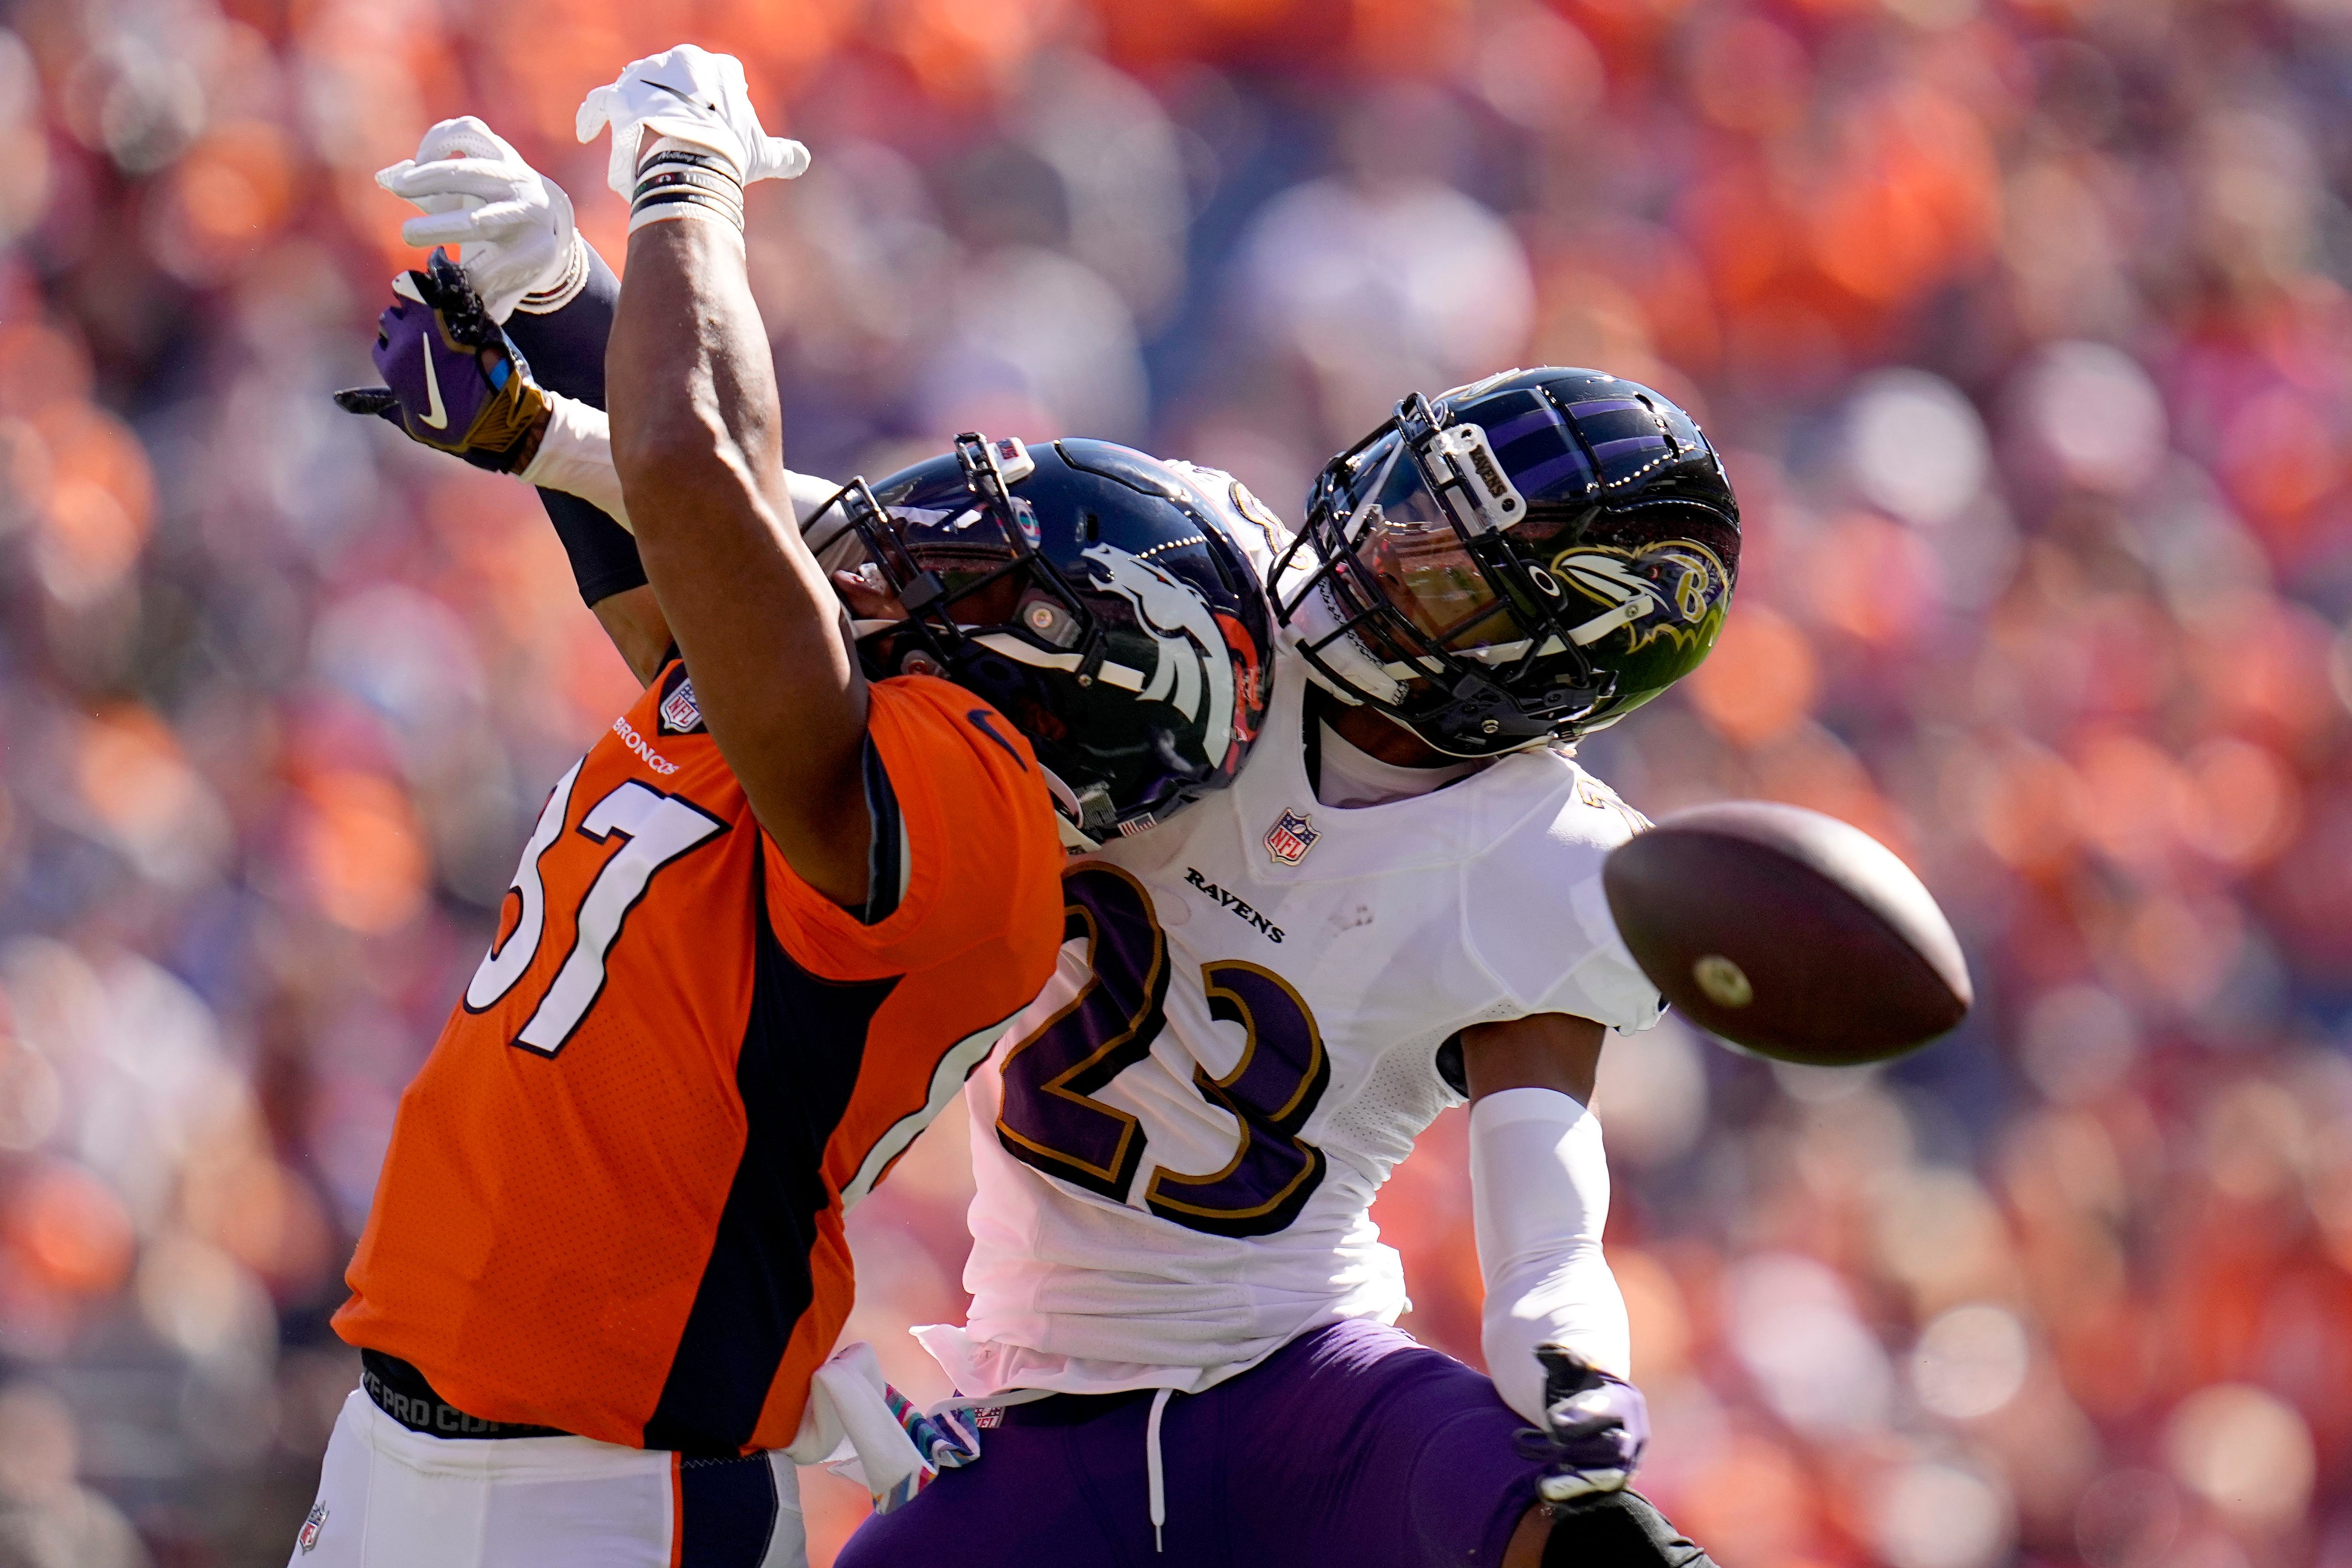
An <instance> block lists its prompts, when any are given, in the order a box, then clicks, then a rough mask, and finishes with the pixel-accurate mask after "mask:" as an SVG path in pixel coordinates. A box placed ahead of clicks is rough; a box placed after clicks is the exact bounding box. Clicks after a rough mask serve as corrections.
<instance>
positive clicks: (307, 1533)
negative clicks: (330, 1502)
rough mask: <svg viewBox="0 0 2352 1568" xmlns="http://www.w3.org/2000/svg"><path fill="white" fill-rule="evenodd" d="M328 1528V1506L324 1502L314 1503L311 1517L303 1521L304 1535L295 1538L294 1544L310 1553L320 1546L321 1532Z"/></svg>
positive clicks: (311, 1507) (311, 1506)
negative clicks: (312, 1549)
mask: <svg viewBox="0 0 2352 1568" xmlns="http://www.w3.org/2000/svg"><path fill="white" fill-rule="evenodd" d="M326 1527H327V1505H326V1504H325V1503H322V1502H314V1503H312V1504H311V1505H310V1518H308V1519H306V1520H304V1521H302V1533H301V1534H299V1535H298V1536H296V1537H295V1538H294V1544H295V1545H297V1546H299V1547H300V1548H301V1549H302V1550H303V1552H305V1553H308V1552H310V1549H311V1548H312V1547H314V1546H316V1545H318V1544H319V1531H321V1530H324V1529H325V1528H326Z"/></svg>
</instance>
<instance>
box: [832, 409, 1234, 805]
mask: <svg viewBox="0 0 2352 1568" xmlns="http://www.w3.org/2000/svg"><path fill="white" fill-rule="evenodd" d="M826 508H827V510H834V509H838V511H839V513H840V516H841V522H842V527H843V528H845V529H847V530H849V531H854V533H855V535H856V540H857V541H858V542H859V543H860V544H861V545H862V554H863V557H864V560H865V562H866V563H870V565H871V566H872V567H873V568H875V569H876V571H877V572H878V574H879V576H880V578H881V579H882V582H883V583H884V584H887V587H888V588H889V590H890V591H891V593H892V594H893V595H895V596H896V598H897V600H898V604H899V605H902V606H903V607H904V608H905V610H906V613H907V618H906V619H905V620H903V621H881V622H860V623H858V624H857V626H856V631H857V633H858V639H857V640H858V648H859V653H860V657H861V658H862V659H863V660H864V662H865V665H866V672H867V674H868V675H870V676H872V677H874V678H876V679H880V678H882V677H886V676H891V675H901V674H928V675H939V676H943V677H945V678H946V679H950V680H953V681H954V682H956V683H957V684H958V685H960V686H962V687H965V688H966V689H970V690H971V691H972V692H974V693H976V694H977V695H979V696H980V697H982V698H983V699H985V700H987V701H988V702H989V703H990V704H992V706H993V707H995V709H996V710H998V711H999V712H1001V713H1003V715H1004V716H1005V717H1006V718H1007V719H1008V720H1010V721H1012V722H1013V725H1014V726H1015V727H1016V728H1017V729H1019V730H1020V731H1022V733H1023V734H1024V735H1026V736H1027V737H1028V739H1029V742H1030V744H1031V746H1032V747H1033V748H1034V750H1035V752H1036V754H1037V760H1038V762H1039V763H1042V764H1043V765H1044V767H1045V770H1046V772H1045V782H1046V785H1047V787H1048V788H1049V790H1050V791H1051V792H1052V794H1053V796H1054V801H1055V805H1056V806H1057V807H1058V808H1059V810H1060V813H1061V816H1062V818H1063V824H1064V832H1063V837H1064V839H1065V841H1066V842H1067V843H1069V844H1070V845H1071V847H1073V848H1078V849H1085V848H1093V847H1097V846H1098V845H1100V844H1102V843H1103V842H1105V841H1106V840H1107V839H1108V838H1112V837H1120V836H1122V835H1128V836H1131V835H1133V834H1136V833H1139V832H1141V831H1142V830H1144V829H1145V828H1148V827H1150V826H1153V825H1154V824H1156V823H1159V822H1161V821H1164V820H1166V819H1167V817H1168V816H1170V815H1171V814H1172V813H1174V812H1175V811H1177V810H1178V809H1180V808H1181V807H1182V806H1183V805H1185V804H1186V803H1187V802H1189V801H1191V800H1192V799H1193V798H1195V797H1196V796H1198V795H1201V794H1202V793H1203V792H1205V791H1208V790H1213V789H1222V788H1223V787H1224V786H1225V785H1226V784H1230V783H1231V782H1232V781H1233V777H1234V773H1236V772H1237V771H1239V769H1240V767H1241V764H1242V759H1243V758H1244V756H1246V755H1247V754H1248V752H1249V748H1250V745H1251V743H1252V742H1254V741H1255V739H1256V738H1257V732H1258V727H1259V723H1260V721H1261V719H1262V718H1263V717H1264V714H1265V702H1266V683H1267V679H1268V675H1267V666H1268V658H1269V655H1270V653H1271V650H1272V647H1273V638H1272V628H1271V626H1270V625H1269V621H1268V612H1267V607H1266V603H1265V595H1264V593H1263V591H1262V588H1261V586H1260V584H1259V582H1258V580H1257V575H1256V574H1255V572H1254V571H1253V570H1252V569H1251V566H1250V563H1249V559H1248V557H1247V556H1246V555H1245V554H1244V553H1243V552H1242V550H1241V549H1240V548H1239V546H1237V545H1236V544H1235V543H1234V541H1233V540H1232V539H1231V538H1230V537H1229V536H1228V535H1227V533H1226V532H1225V530H1224V528H1223V525H1222V524H1221V523H1220V522H1219V521H1217V518H1218V514H1217V512H1216V510H1215V509H1214V508H1213V506H1212V505H1211V504H1210V503H1209V501H1208V500H1207V499H1206V498H1204V497H1203V496H1202V494H1201V493H1200V492H1199V491H1198V490H1196V489H1193V488H1192V485H1190V484H1189V483H1188V482H1187V481H1186V480H1185V479H1184V478H1183V477H1182V476H1181V474H1179V473H1178V472H1177V471H1176V470H1175V469H1173V468H1170V467H1169V466H1168V465H1167V464H1165V463H1162V462H1160V460H1159V459H1157V458H1150V457H1147V456H1146V455H1144V454H1143V453H1141V452H1137V451H1132V450H1130V449H1129V448H1128V447H1119V446H1114V445H1112V444H1111V443H1109V442H1108V441H1090V440H1079V439H1075V438H1072V439H1065V440H1060V441H1055V442H1051V443H1048V444H1044V445H1040V446H1037V447H1028V446H1025V445H1024V443H1022V442H1021V441H1019V440H1016V439H1009V438H1008V439H1000V440H990V439H988V438H987V437H983V436H981V435H978V434H966V435H962V436H959V437H956V447H955V451H954V452H953V454H951V455H942V456H940V457H937V458H930V459H929V460H928V461H925V462H921V463H918V464H916V465H915V466H914V467H912V468H906V469H903V470H901V471H900V472H898V473H896V474H893V475H891V476H890V477H889V478H887V479H883V480H882V481H881V482H880V483H878V484H877V485H874V486H871V487H868V486H867V485H866V482H865V481H864V480H863V479H858V480H853V481H852V482H851V483H850V484H849V485H848V486H847V487H846V488H845V489H843V490H842V491H841V492H840V493H839V494H838V495H836V496H835V497H834V498H833V500H830V501H828V502H827V503H826ZM828 521H830V520H828V519H827V518H826V517H825V516H824V514H823V513H820V514H819V516H818V517H816V518H814V519H812V520H811V522H810V525H809V528H808V534H809V537H810V541H811V542H812V544H814V545H816V546H817V548H818V551H819V553H820V554H821V555H824V556H826V557H827V558H828V559H834V558H835V557H836V555H837V552H828V551H827V550H826V549H825V545H826V544H827V543H829V542H832V541H833V540H838V539H840V538H841V530H840V529H835V530H833V531H831V534H830V537H828V530H827V523H828Z"/></svg>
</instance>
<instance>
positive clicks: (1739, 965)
mask: <svg viewBox="0 0 2352 1568" xmlns="http://www.w3.org/2000/svg"><path fill="white" fill-rule="evenodd" d="M1601 879H1602V883H1603V885H1604V886H1605V887H1606V889H1608V893H1609V909H1610V911H1611V913H1612V914H1613V915H1615V916H1616V919H1617V930H1618V931H1619V933H1620V934H1622V936H1623V937H1624V939H1625V945H1626V946H1627V947H1628V948H1631V949H1632V950H1633V958H1634V961H1635V962H1636V963H1640V964H1641V966H1642V973H1644V974H1646V975H1648V976H1649V977H1650V979H1651V980H1652V982H1654V984H1656V985H1657V987H1658V989H1659V990H1660V991H1661V992H1663V993H1664V995H1665V998H1666V1000H1667V1001H1668V1002H1669V1003H1671V1004H1673V1005H1674V1007H1675V1010H1676V1011H1677V1012H1679V1013H1681V1014H1682V1015H1683V1016H1685V1017H1686V1018H1688V1019H1690V1021H1691V1022H1693V1023H1695V1024H1696V1025H1698V1026H1700V1027H1701V1028H1704V1029H1706V1030H1707V1031H1709V1032H1710V1033H1712V1034H1716V1035H1720V1036H1721V1037H1723V1038H1725V1039H1727V1040H1729V1041H1731V1042H1732V1043H1733V1044H1735V1045H1739V1046H1745V1047H1748V1049H1749V1050H1752V1051H1755V1052H1758V1053H1759V1054H1760V1055H1763V1056H1768V1057H1775V1058H1779V1059H1780V1060H1782V1061H1790V1062H1804V1063H1807V1064H1810V1065H1813V1066H1827V1067H1842V1066H1849V1065H1852V1064H1854V1063H1859V1062H1874V1061H1884V1060H1885V1059H1886V1058H1889V1057H1898V1056H1901V1055H1902V1054H1903V1053H1904V1052H1906V1051H1912V1050H1916V1049H1918V1048H1919V1047H1921V1046H1924V1045H1926V1044H1927V1042H1928V1041H1930V1040H1932V1039H1934V1038H1936V1037H1937V1036H1938V1035H1942V1034H1946V1033H1948V1032H1949V1031H1950V1030H1951V1029H1952V1028H1953V1027H1954V1026H1956V1025H1958V1023H1959V1021H1960V1020H1961V1019H1962V1018H1963V1017H1965V1016H1967V1014H1968V1010H1969V1003H1970V1002H1971V1001H1972V1000H1973V999H1974V995H1973V993H1972V992H1971V990H1970V988H1969V970H1968V963H1967V961H1966V960H1964V959H1963V958H1962V957H1961V956H1960V943H1959V939H1958V938H1957V937H1955V936H1954V935H1953V934H1952V927H1951V922H1950V921H1947V920H1946V919H1945V918H1944V911H1943V910H1941V909H1939V908H1937V904H1936V900H1935V898H1934V896H1933V895H1932V894H1930V893H1929V892H1928V891H1927V888H1926V887H1925V886H1924V885H1923V884H1922V883H1921V882H1920V880H1919V879H1918V878H1917V877H1916V876H1914V875H1912V873H1911V868H1909V867H1908V866H1906V865H1905V864H1904V863H1903V862H1902V861H1901V860H1900V859H1899V858H1896V857H1895V852H1894V851H1893V850H1891V849H1889V848H1887V847H1886V846H1885V845H1884V844H1881V843H1880V842H1879V841H1878V840H1877V839H1875V838H1873V837H1871V836H1870V835H1869V834H1867V833H1864V831H1863V830H1862V829H1860V828H1859V827H1854V826H1849V825H1848V824H1846V823H1843V822H1840V821H1839V820H1838V819H1837V818H1835V817H1833V816H1822V814H1821V813H1820V812H1817V811H1807V810H1805V809H1804V808H1803V807H1801V806H1794V805H1777V804H1775V803H1773V802H1770V801H1760V800H1735V801H1726V802H1722V803H1720V804H1718V805H1703V806H1699V807H1697V808H1696V809H1695V810H1691V811H1685V812H1678V813H1676V814H1675V816H1670V817H1667V818H1666V819H1665V820H1664V821H1663V822H1660V823H1659V824H1658V825H1657V826H1654V827H1653V828H1651V829H1650V830H1649V831H1648V832H1646V833H1643V834H1642V835H1640V836H1639V837H1635V838H1633V840H1631V841H1630V842H1628V843H1626V844H1624V845H1622V846H1620V847H1618V849H1617V850H1616V851H1615V852H1614V853H1612V855H1611V856H1610V857H1609V860H1608V863H1607V865H1606V866H1605V868H1603V871H1602V878H1601Z"/></svg>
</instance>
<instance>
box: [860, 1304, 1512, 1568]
mask: <svg viewBox="0 0 2352 1568" xmlns="http://www.w3.org/2000/svg"><path fill="white" fill-rule="evenodd" d="M1150 1409H1151V1396H1150V1394H1149V1393H1144V1394H1138V1395H1136V1396H1135V1397H1132V1398H1127V1399H1117V1398H1113V1399H1087V1400H1077V1399H1069V1398H1060V1399H1053V1400H1047V1401H1044V1402H1042V1403H1041V1404H1038V1405H1015V1406H1013V1407H1012V1408H1010V1409H1008V1410H1006V1411H1005V1412H1004V1421H1003V1425H1001V1426H996V1427H994V1428H992V1429H990V1430H985V1431H983V1432H982V1434H981V1458H980V1462H979V1463H978V1464H975V1465H970V1466H967V1467H965V1468H962V1469H960V1470H950V1471H949V1472H947V1473H946V1474H944V1475H942V1476H940V1479H938V1480H936V1481H934V1482H932V1483H931V1485H930V1486H929V1487H928V1488H926V1489H924V1490H923V1492H922V1494H921V1495H920V1496H919V1497H918V1498H916V1499H915V1500H913V1501H912V1502H910V1503H908V1505H907V1506H906V1507H904V1508H902V1509H899V1510H898V1511H897V1512H895V1513H889V1514H879V1515H877V1516H875V1517H874V1518H872V1519H869V1520H868V1521H866V1524H865V1525H864V1526H863V1527H862V1528H861V1529H859V1531H857V1533H856V1536H854V1537H853V1538H852V1539H851V1540H850V1542H849V1544H848V1546H847V1547H846V1548H845V1549H844V1550H843V1552H842V1554H841V1557H840V1559H839V1568H899V1565H902V1564H905V1563H927V1562H941V1563H955V1564H956V1565H957V1568H998V1565H1002V1568H1015V1565H1016V1564H1017V1565H1019V1568H1038V1565H1047V1568H1114V1565H1117V1568H1212V1565H1214V1568H1252V1565H1254V1564H1261V1563H1264V1564H1286V1565H1287V1564H1306V1563H1347V1564H1349V1568H1391V1565H1393V1568H1423V1565H1424V1564H1426V1565H1435V1564H1441V1563H1442V1564H1448V1565H1454V1564H1460V1565H1463V1568H1470V1565H1480V1568H1486V1565H1492V1564H1497V1563H1501V1562H1502V1559H1503V1551H1504V1548H1505V1547H1506V1546H1507V1545H1508V1544H1509V1542H1510V1539H1511V1532H1512V1531H1513V1530H1514V1529H1516V1528H1517V1525H1518V1521H1519V1518H1520V1516H1521V1515H1522V1514H1524V1513H1526V1511H1527V1510H1528V1508H1529V1507H1530V1506H1532V1505H1533V1503H1534V1502H1535V1500H1536V1479H1537V1477H1538V1474H1539V1473H1540V1471H1541V1469H1542V1466H1541V1464H1540V1463H1539V1462H1538V1461H1537V1460H1535V1459H1531V1458H1528V1457H1526V1456H1525V1455H1523V1454H1522V1453H1521V1452H1520V1451H1519V1448H1518V1445H1517V1441H1516V1439H1517V1434H1518V1433H1519V1432H1520V1431H1521V1430H1522V1429H1524V1428H1525V1427H1526V1426H1527V1423H1526V1422H1525V1421H1523V1420H1521V1419H1520V1417H1519V1416H1518V1415H1517V1413H1515V1412H1514V1411H1512V1410H1511V1409H1510V1408H1509V1407H1508V1406H1507V1405H1505V1404H1504V1403H1503V1402H1502V1400H1501V1399H1500V1398H1498V1397H1497V1396H1496V1393H1495V1388H1494V1384H1491V1383H1489V1382H1488V1381H1487V1380H1486V1376H1485V1374H1484V1373H1477V1372H1474V1371H1472V1370H1471V1369H1470V1368H1468V1367H1466V1366H1464V1365H1463V1364H1462V1363H1460V1362H1457V1361H1455V1360H1454V1358H1453V1357H1451V1356H1448V1355H1444V1354H1441V1353H1440V1352H1436V1351H1433V1350H1430V1349H1427V1348H1425V1347H1424V1346H1423V1345H1421V1344H1418V1343H1416V1342H1414V1341H1413V1339H1412V1336H1410V1335H1408V1334H1406V1333H1404V1332H1402V1331H1400V1330H1396V1329H1391V1328H1385V1327H1382V1326H1381V1325H1380V1324H1377V1323H1370V1322H1346V1323H1336V1324H1333V1325H1331V1326H1330V1327H1328V1328H1324V1329H1318V1330H1317V1331H1315V1332H1313V1333H1309V1334H1304V1335H1301V1336H1300V1337H1299V1338H1298V1339H1297V1340H1294V1341H1293V1342H1290V1343H1289V1344H1287V1345H1285V1346H1284V1347H1283V1348H1282V1349H1281V1350H1279V1351H1277V1352H1275V1353H1274V1354H1273V1355H1272V1356H1271V1357H1269V1358H1268V1359H1267V1360H1266V1361H1265V1363H1262V1364H1261V1365H1259V1366H1257V1367H1256V1368H1255V1369H1253V1370H1252V1371H1250V1372H1247V1373H1243V1374H1242V1375H1241V1376H1239V1377H1236V1378H1234V1379H1232V1380H1231V1381H1229V1382H1226V1383H1223V1384H1218V1385H1217V1386H1216V1387H1215V1388H1213V1389H1211V1390H1209V1391H1208V1392H1207V1393H1205V1394H1192V1395H1185V1394H1179V1395H1177V1396H1176V1397H1174V1398H1173V1399H1171V1401H1170V1402H1169V1405H1168V1409H1167V1413H1166V1415H1165V1416H1164V1417H1163V1418H1162V1421H1161V1425H1160V1457H1161V1467H1162V1473H1163V1475H1164V1477H1165V1479H1166V1497H1167V1513H1168V1522H1167V1527H1166V1531H1165V1534H1164V1538H1163V1539H1164V1548H1165V1549H1164V1551H1160V1552H1154V1550H1153V1546H1152V1534H1151V1515H1150V1482H1149V1478H1148V1474H1147V1470H1146V1464H1145V1450H1144V1424H1145V1421H1146V1419H1147V1417H1148V1416H1149V1415H1150Z"/></svg>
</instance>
